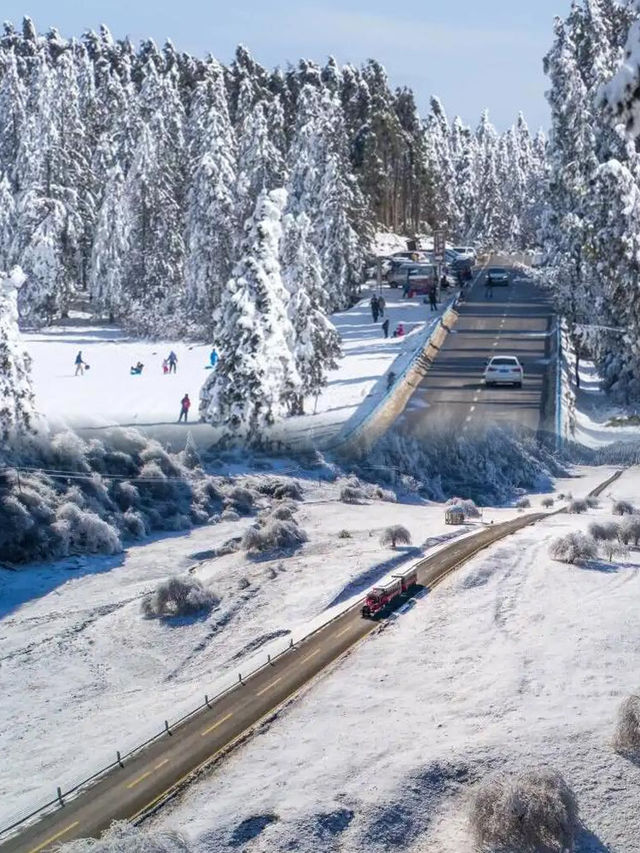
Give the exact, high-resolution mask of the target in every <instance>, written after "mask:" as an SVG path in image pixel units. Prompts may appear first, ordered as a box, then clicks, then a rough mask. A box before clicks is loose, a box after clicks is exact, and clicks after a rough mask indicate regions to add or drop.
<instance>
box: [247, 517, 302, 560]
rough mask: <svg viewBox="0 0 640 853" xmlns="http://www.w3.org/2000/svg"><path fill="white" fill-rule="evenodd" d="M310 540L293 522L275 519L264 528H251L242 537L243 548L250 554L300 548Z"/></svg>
mask: <svg viewBox="0 0 640 853" xmlns="http://www.w3.org/2000/svg"><path fill="white" fill-rule="evenodd" d="M307 539H308V537H307V534H306V533H305V531H304V530H302V529H301V528H300V527H298V525H297V524H296V523H295V522H293V521H279V520H277V519H274V520H273V521H270V522H269V523H268V524H266V525H265V526H264V527H258V528H255V527H250V528H249V529H248V530H247V532H246V533H245V534H244V536H243V537H242V543H241V545H242V548H243V550H245V551H248V552H254V553H264V552H266V551H276V550H286V551H290V550H293V549H294V548H298V547H299V546H300V545H302V544H303V542H306V541H307Z"/></svg>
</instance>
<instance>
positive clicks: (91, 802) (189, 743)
mask: <svg viewBox="0 0 640 853" xmlns="http://www.w3.org/2000/svg"><path fill="white" fill-rule="evenodd" d="M543 517H544V516H543V515H542V514H539V513H538V514H529V515H526V516H522V517H519V518H517V519H514V520H513V521H509V522H505V523H503V524H497V525H493V526H491V527H487V528H485V529H483V530H481V531H480V532H479V533H477V534H475V535H474V536H471V537H467V538H465V539H462V540H460V541H458V542H456V543H454V544H452V545H449V546H447V547H445V548H443V549H442V550H441V551H439V552H438V553H437V554H434V555H433V556H431V557H428V558H426V559H425V560H423V561H422V562H421V563H420V564H419V571H418V580H419V583H420V584H421V585H422V586H423V587H425V588H426V590H427V591H428V590H429V589H431V588H432V587H433V586H434V585H435V584H436V583H438V582H439V581H440V580H442V578H443V577H445V576H446V575H447V574H448V573H449V572H450V571H453V570H454V569H455V568H457V567H458V566H459V565H460V564H461V563H462V562H464V561H465V560H467V559H468V558H469V557H470V556H471V555H472V554H474V553H476V552H477V551H479V550H482V549H483V548H486V547H487V546H488V545H490V544H492V543H493V542H495V541H497V540H498V539H500V538H502V537H503V536H506V535H508V534H510V533H513V532H515V531H516V530H519V529H520V528H522V527H525V526H527V525H528V524H532V523H534V522H536V521H538V520H539V519H540V518H543ZM400 618H401V617H400ZM378 625H379V623H378V622H372V621H368V620H365V619H363V618H362V617H361V616H360V610H359V605H357V606H355V607H354V608H352V609H350V610H349V611H347V612H346V613H345V614H343V615H342V616H340V617H338V618H337V619H336V620H334V621H333V622H331V623H329V624H328V625H326V626H325V627H324V628H322V629H320V630H319V631H317V632H316V633H315V634H313V635H311V636H310V637H309V638H308V639H306V640H304V641H303V642H301V643H300V644H298V645H297V646H294V647H293V648H292V649H291V650H290V651H288V652H286V653H285V654H283V655H282V656H281V657H279V658H278V659H276V660H275V661H273V663H272V664H267V665H266V666H265V667H264V668H263V669H262V670H260V671H259V672H258V673H256V674H255V675H254V676H252V677H250V678H247V679H246V681H244V683H241V684H240V683H239V684H238V685H237V686H236V687H235V688H234V689H233V690H232V691H231V692H229V693H227V694H226V695H224V696H222V697H220V698H219V699H218V700H216V701H215V702H211V707H210V708H205V709H204V710H203V711H202V712H199V713H198V714H196V715H195V716H194V717H192V718H191V719H190V720H188V721H186V722H185V723H183V724H182V725H181V726H180V727H178V728H176V729H174V730H173V732H172V733H171V734H167V735H163V736H162V737H161V738H160V739H158V740H157V741H155V742H154V743H153V744H151V745H150V746H148V747H147V748H146V749H144V750H142V751H141V752H140V753H138V754H137V755H136V756H134V757H133V758H131V759H128V760H127V761H126V762H125V764H124V766H123V767H116V768H115V769H114V770H112V771H110V772H109V773H108V774H107V775H105V776H104V777H103V778H102V779H101V780H100V781H98V782H97V783H96V784H94V785H93V786H92V787H89V788H87V789H86V790H84V791H82V792H80V793H78V795H77V796H76V797H75V798H74V799H70V800H69V801H68V802H67V803H66V805H64V806H63V807H57V808H55V809H54V810H53V811H52V812H51V813H49V814H47V815H46V816H45V817H43V818H42V819H40V820H39V821H38V822H37V823H34V824H33V825H31V826H28V827H26V828H25V829H24V830H23V831H22V832H21V833H20V834H18V835H16V836H14V837H13V838H9V839H8V840H6V841H5V842H4V843H3V844H1V845H0V853H38V851H41V850H46V849H50V848H51V847H52V846H55V845H56V844H59V843H63V842H66V841H70V840H71V839H73V838H82V837H97V836H99V834H100V833H101V832H102V831H103V830H104V829H105V828H107V827H108V826H109V825H110V823H111V821H112V820H115V819H135V818H136V817H139V816H140V814H141V813H143V812H146V811H148V810H149V809H150V808H152V807H153V806H154V805H156V804H158V803H159V802H161V801H162V800H163V799H164V798H165V797H166V796H167V795H168V794H169V793H170V792H173V791H175V790H176V788H179V787H181V786H182V785H184V784H185V783H186V781H187V777H189V776H190V775H191V773H192V772H193V771H194V770H196V769H198V768H200V767H201V766H202V765H205V764H207V763H209V762H211V761H212V760H213V759H215V758H216V756H218V755H220V753H221V752H222V751H224V750H225V749H226V748H227V747H228V746H229V745H230V744H232V743H233V741H234V740H235V739H236V738H238V737H239V736H241V735H242V734H243V733H245V732H247V730H249V729H250V728H251V727H252V726H253V725H254V724H255V723H257V722H258V721H259V720H261V719H262V718H263V717H265V716H268V715H269V713H271V712H272V711H273V710H274V709H275V708H277V707H278V706H279V705H280V704H281V703H283V702H284V701H285V700H286V699H287V698H289V697H290V696H292V695H293V694H295V693H296V691H298V690H299V689H300V688H301V687H302V686H303V685H304V684H306V683H307V682H309V681H310V680H311V679H312V678H313V677H314V676H316V675H317V674H318V673H319V672H321V671H322V670H323V669H324V668H325V667H326V666H327V665H328V664H330V663H332V662H333V661H335V660H337V659H338V658H339V657H340V656H341V655H342V654H344V652H345V651H346V650H347V649H349V648H350V647H351V646H353V645H354V644H355V643H357V642H359V641H360V640H361V639H363V638H364V637H366V636H367V635H368V634H370V633H371V632H372V631H374V630H376V628H377V627H378ZM203 692H204V688H203ZM124 722H125V721H123V723H124ZM42 746H43V749H46V744H43V745H42ZM69 749H80V750H85V751H86V752H87V754H90V752H91V743H90V742H86V743H78V744H76V743H74V742H73V740H72V739H71V740H70V744H69ZM88 763H89V762H88ZM51 781H52V790H54V789H55V779H52V780H51Z"/></svg>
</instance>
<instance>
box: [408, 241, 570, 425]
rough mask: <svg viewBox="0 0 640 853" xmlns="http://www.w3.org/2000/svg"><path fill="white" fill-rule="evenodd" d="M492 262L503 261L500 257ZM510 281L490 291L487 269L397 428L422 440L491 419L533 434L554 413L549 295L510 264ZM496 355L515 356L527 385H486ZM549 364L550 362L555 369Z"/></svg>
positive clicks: (475, 284) (551, 321) (498, 262)
mask: <svg viewBox="0 0 640 853" xmlns="http://www.w3.org/2000/svg"><path fill="white" fill-rule="evenodd" d="M490 265H491V266H505V267H507V268H509V267H508V264H507V263H501V261H500V259H499V258H496V259H493V260H492V261H491V264H490ZM509 269H510V272H511V284H510V285H509V286H507V287H494V288H493V298H492V299H487V298H486V296H485V279H486V273H483V274H482V275H481V276H479V277H478V279H477V280H476V282H475V283H474V286H473V288H472V289H471V292H470V293H469V294H468V295H467V298H466V299H465V300H464V301H463V302H461V304H460V311H459V315H460V316H459V319H458V322H457V323H456V326H455V328H454V330H453V332H452V333H451V334H450V335H449V336H448V338H447V340H446V341H445V343H444V344H443V346H442V349H441V350H440V352H439V354H438V356H437V358H436V359H435V361H434V363H433V365H432V367H431V368H430V370H429V372H428V373H427V375H426V376H425V378H424V380H423V381H422V383H421V384H420V386H419V387H418V388H417V389H416V391H415V392H414V394H413V396H412V398H411V401H410V404H409V406H408V408H407V410H406V411H405V412H404V414H403V415H402V416H401V418H400V419H399V420H398V422H397V426H398V427H399V428H400V429H402V430H405V431H407V432H410V433H411V434H412V435H415V436H417V437H428V436H429V434H431V433H432V432H433V431H434V430H438V429H445V430H449V429H452V428H453V429H456V430H458V431H461V432H465V433H466V432H472V431H473V430H476V429H482V428H484V427H486V426H488V425H492V424H504V423H510V424H517V425H519V426H521V427H525V428H527V429H530V430H532V431H534V432H537V431H539V430H540V429H541V428H544V422H545V421H546V420H547V419H548V418H549V417H550V412H549V408H550V402H549V401H550V400H552V398H553V395H552V393H550V390H552V388H553V386H554V376H553V369H551V370H550V369H549V368H550V363H549V359H550V347H551V343H552V340H551V335H550V332H551V331H552V329H553V326H554V322H555V320H554V313H553V308H552V305H551V304H550V302H549V300H548V299H547V296H546V294H545V293H544V292H543V291H542V290H541V289H540V288H538V287H537V286H536V285H535V284H533V283H532V282H531V280H529V279H527V278H525V277H524V276H523V275H522V274H521V273H519V272H518V271H517V270H515V269H513V268H509ZM493 355H516V356H518V358H519V359H520V361H521V363H522V365H523V368H524V376H525V378H524V384H523V387H522V388H515V387H511V386H498V387H496V388H487V387H485V386H484V384H483V383H482V373H483V371H484V368H485V364H486V361H487V359H489V358H490V357H491V356H493ZM551 367H552V366H551Z"/></svg>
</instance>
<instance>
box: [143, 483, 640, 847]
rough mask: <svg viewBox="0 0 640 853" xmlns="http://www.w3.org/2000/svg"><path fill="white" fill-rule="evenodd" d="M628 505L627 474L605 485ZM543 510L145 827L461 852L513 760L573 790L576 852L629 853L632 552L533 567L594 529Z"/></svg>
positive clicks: (228, 841) (249, 840) (635, 677)
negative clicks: (615, 740)
mask: <svg viewBox="0 0 640 853" xmlns="http://www.w3.org/2000/svg"><path fill="white" fill-rule="evenodd" d="M611 493H612V495H614V496H615V497H625V498H631V499H634V500H635V501H636V502H638V499H639V498H640V472H639V471H638V470H635V471H634V472H633V473H628V474H625V475H624V476H623V478H622V479H621V480H620V481H619V482H618V483H616V484H615V485H614V486H612V487H611ZM609 512H610V503H609V498H607V497H603V499H602V506H601V508H600V509H596V510H591V511H590V513H589V514H588V516H555V517H553V518H550V519H549V520H548V521H546V522H544V523H542V524H540V525H538V526H537V527H536V528H533V529H528V530H525V531H522V532H521V533H519V534H517V535H516V536H514V537H513V538H510V539H508V540H506V541H505V542H503V543H501V544H500V545H498V546H496V547H494V548H493V549H491V550H490V551H488V552H485V553H483V554H481V555H479V556H478V557H477V558H475V559H474V560H473V561H471V562H470V563H469V564H468V565H467V566H465V568H464V569H463V570H461V571H460V572H459V573H457V574H456V575H454V576H452V577H451V578H450V579H449V580H448V581H447V582H446V583H445V584H444V585H442V586H441V587H439V588H438V589H437V591H436V592H435V593H434V594H433V595H431V596H429V597H427V598H423V599H421V600H419V601H417V602H416V604H415V606H414V607H413V608H411V609H410V610H409V611H408V612H406V613H404V614H402V615H399V616H398V617H397V618H396V619H394V620H392V621H391V623H390V624H389V625H388V627H387V628H386V629H385V630H384V631H382V632H381V633H379V634H377V635H375V636H372V637H371V638H370V639H368V640H367V641H365V642H364V643H363V644H362V645H361V646H360V647H359V648H358V649H357V650H356V651H355V652H354V653H353V654H351V655H350V656H349V657H348V658H347V659H345V660H344V661H342V662H341V664H340V665H338V666H337V667H335V668H334V671H333V672H332V673H329V674H326V675H325V676H324V677H321V678H320V679H319V680H318V681H317V683H316V684H315V685H313V686H312V687H310V688H309V689H308V691H307V693H306V695H305V696H304V699H303V700H299V701H295V702H293V703H291V704H290V705H289V706H288V707H287V708H286V709H284V710H283V711H282V712H281V713H280V714H279V715H278V718H277V719H276V720H275V721H274V722H272V723H269V724H267V725H265V726H264V727H263V728H262V730H261V732H260V734H259V736H257V737H255V738H254V739H253V740H251V741H249V742H248V743H246V744H245V745H244V746H242V747H241V748H239V749H238V751H237V752H236V753H235V754H234V755H233V756H232V757H231V758H230V759H229V760H227V761H226V762H225V763H224V764H223V765H221V766H220V767H218V768H217V769H216V770H214V771H213V772H212V773H211V774H210V775H209V776H208V777H207V778H204V779H202V780H201V781H200V782H198V783H197V784H195V785H194V786H193V787H192V788H191V789H189V790H187V791H186V792H185V793H184V794H183V795H182V797H181V798H180V799H179V800H178V801H177V802H176V803H175V804H174V805H173V806H171V807H169V808H167V809H165V810H164V811H163V812H162V813H161V814H160V815H159V816H158V817H157V819H156V820H155V822H154V825H153V827H152V828H156V827H158V828H168V827H171V828H174V829H177V830H180V831H181V832H183V833H185V834H186V835H187V837H188V838H189V839H190V842H191V848H192V849H193V850H197V851H206V850H212V849H215V850H221V851H222V850H231V849H236V848H237V846H238V843H239V839H244V842H245V843H244V844H240V846H241V847H242V849H243V850H245V851H247V853H266V852H267V851H273V850H287V849H295V850H298V851H316V850H318V849H322V850H327V851H330V850H334V851H352V850H356V849H357V850H361V849H366V850H380V851H383V850H384V851H389V850H410V851H429V853H432V851H438V853H445V852H446V853H460V851H462V850H469V849H471V846H470V838H469V834H468V827H467V825H466V816H465V815H466V807H467V802H468V797H469V794H470V792H471V791H472V789H473V786H474V785H475V783H477V782H479V781H480V780H482V779H484V778H485V777H486V776H488V775H490V774H493V773H503V772H505V771H509V770H511V769H515V768H521V767H528V766H531V765H534V766H538V765H548V766H551V767H554V768H556V769H558V770H559V771H561V772H562V773H563V774H564V776H565V777H566V779H567V781H568V782H569V784H570V785H572V786H573V787H574V789H575V790H576V793H577V796H578V800H579V803H580V809H581V815H582V819H583V822H584V831H583V832H582V834H581V838H580V842H579V846H578V848H577V849H579V850H580V851H583V853H584V852H585V851H592V853H593V851H605V850H607V851H611V853H633V851H638V850H640V841H639V840H638V839H639V838H640V811H639V810H638V807H637V804H638V789H639V786H640V768H639V767H637V766H636V765H634V764H632V763H630V762H629V761H627V760H625V759H624V758H622V757H620V756H618V755H617V754H616V753H615V752H614V751H613V749H612V747H611V743H610V738H611V735H612V732H613V728H614V724H615V713H616V709H617V706H618V705H619V703H620V702H621V700H622V699H623V698H624V697H626V696H627V695H629V694H630V693H633V692H636V693H637V691H638V687H639V685H640V639H639V637H640V611H639V610H638V607H637V599H638V595H640V553H639V552H638V551H634V552H633V553H632V555H631V556H630V558H629V559H628V560H625V561H624V562H623V563H620V564H611V565H609V564H598V565H591V566H589V567H586V568H580V567H577V566H567V565H563V564H560V563H556V562H554V561H552V560H551V559H550V558H549V557H548V547H549V543H550V541H551V540H552V539H553V538H554V537H556V536H558V535H559V534H561V533H563V532H565V531H567V530H574V529H585V528H586V527H587V525H588V524H589V522H590V521H592V520H593V519H594V518H596V517H598V518H604V517H610V516H609Z"/></svg>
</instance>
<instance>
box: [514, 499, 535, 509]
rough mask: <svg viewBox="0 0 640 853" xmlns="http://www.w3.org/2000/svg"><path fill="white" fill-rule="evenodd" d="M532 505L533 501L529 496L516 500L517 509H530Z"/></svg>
mask: <svg viewBox="0 0 640 853" xmlns="http://www.w3.org/2000/svg"><path fill="white" fill-rule="evenodd" d="M530 506H531V501H530V500H529V498H520V499H519V500H518V501H516V509H529V507H530Z"/></svg>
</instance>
